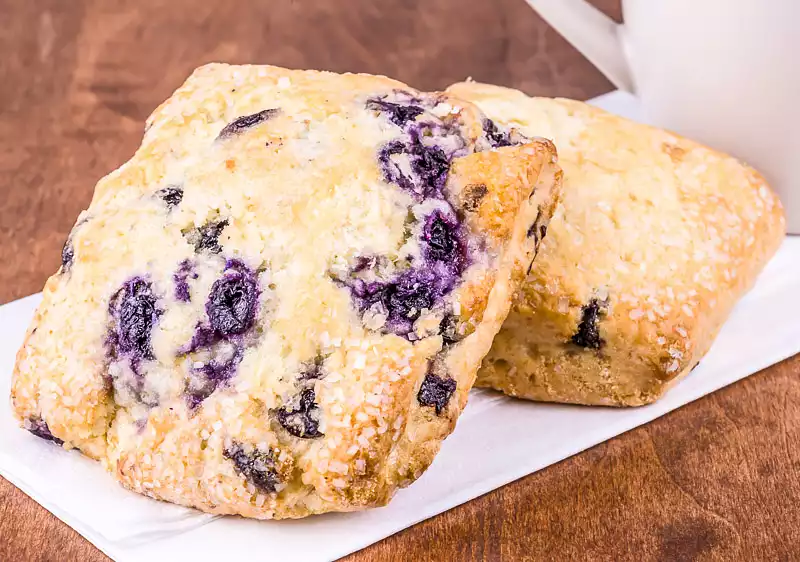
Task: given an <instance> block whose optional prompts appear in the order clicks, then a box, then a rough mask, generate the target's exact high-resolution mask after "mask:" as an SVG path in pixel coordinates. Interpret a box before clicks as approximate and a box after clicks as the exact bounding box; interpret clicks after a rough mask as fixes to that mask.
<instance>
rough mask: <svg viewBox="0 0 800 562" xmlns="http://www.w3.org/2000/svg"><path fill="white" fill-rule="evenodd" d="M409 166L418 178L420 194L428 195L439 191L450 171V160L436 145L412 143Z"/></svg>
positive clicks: (442, 187)
mask: <svg viewBox="0 0 800 562" xmlns="http://www.w3.org/2000/svg"><path fill="white" fill-rule="evenodd" d="M412 155H413V157H412V159H411V166H412V169H413V170H414V173H415V174H416V176H417V177H418V178H419V181H420V183H421V187H422V195H423V196H424V197H430V196H433V195H434V194H439V193H441V191H442V189H444V184H445V182H446V181H447V173H448V172H449V171H450V160H449V159H448V158H447V155H446V154H445V152H444V150H442V149H441V148H439V147H438V146H427V145H424V144H421V143H420V144H416V145H414V148H413V151H412Z"/></svg>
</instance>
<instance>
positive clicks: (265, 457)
mask: <svg viewBox="0 0 800 562" xmlns="http://www.w3.org/2000/svg"><path fill="white" fill-rule="evenodd" d="M222 455H223V456H224V457H225V458H226V459H228V460H230V461H231V462H232V463H233V466H234V468H235V469H236V472H237V473H239V474H240V475H241V476H243V477H244V478H245V479H246V480H247V481H248V482H250V483H251V484H252V485H253V486H255V487H256V488H258V489H259V490H260V491H262V492H266V493H272V492H275V491H276V489H277V487H278V486H279V485H280V484H281V477H280V473H279V472H278V464H277V462H276V460H275V455H274V453H273V452H272V450H271V449H269V450H267V451H261V450H259V449H256V448H253V449H252V450H250V451H248V450H245V448H244V447H243V446H242V444H241V443H237V442H235V441H234V442H233V443H232V444H231V445H230V446H229V447H227V448H226V449H225V450H224V451H223V453H222Z"/></svg>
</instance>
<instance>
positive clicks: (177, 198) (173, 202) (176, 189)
mask: <svg viewBox="0 0 800 562" xmlns="http://www.w3.org/2000/svg"><path fill="white" fill-rule="evenodd" d="M156 195H158V197H159V198H160V199H161V200H162V201H163V202H164V204H165V205H166V206H167V209H168V210H170V211H171V210H172V209H174V208H175V207H177V206H178V205H180V204H181V201H183V188H182V187H181V186H179V185H168V186H167V187H165V188H164V189H161V190H159V191H158V192H156Z"/></svg>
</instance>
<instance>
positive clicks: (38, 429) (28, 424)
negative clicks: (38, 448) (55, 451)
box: [22, 418, 64, 445]
mask: <svg viewBox="0 0 800 562" xmlns="http://www.w3.org/2000/svg"><path fill="white" fill-rule="evenodd" d="M22 426H23V427H24V428H25V429H27V430H28V431H30V432H31V433H33V434H34V435H35V436H36V437H38V438H39V439H44V440H45V441H52V442H53V443H55V444H56V445H63V444H64V441H62V440H61V439H59V438H58V437H56V436H55V435H53V434H52V433H50V428H49V427H48V426H47V422H46V421H44V420H43V419H42V418H28V419H26V420H25V421H24V422H23V423H22Z"/></svg>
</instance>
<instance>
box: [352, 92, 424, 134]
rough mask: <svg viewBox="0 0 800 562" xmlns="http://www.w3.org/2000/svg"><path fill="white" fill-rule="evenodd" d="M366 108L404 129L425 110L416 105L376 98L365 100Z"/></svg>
mask: <svg viewBox="0 0 800 562" xmlns="http://www.w3.org/2000/svg"><path fill="white" fill-rule="evenodd" d="M366 107H367V109H371V110H374V111H379V112H381V113H383V114H385V115H386V116H387V118H388V119H389V121H391V122H392V123H394V124H395V125H397V126H398V127H405V126H406V124H408V123H409V122H412V121H414V120H416V118H417V117H418V116H419V115H421V114H423V113H424V112H425V110H424V109H423V108H421V107H419V106H418V105H406V104H400V103H393V102H389V101H386V100H383V99H377V98H373V99H370V100H367V103H366Z"/></svg>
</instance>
